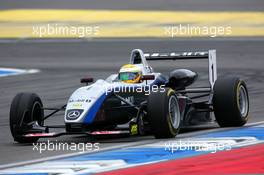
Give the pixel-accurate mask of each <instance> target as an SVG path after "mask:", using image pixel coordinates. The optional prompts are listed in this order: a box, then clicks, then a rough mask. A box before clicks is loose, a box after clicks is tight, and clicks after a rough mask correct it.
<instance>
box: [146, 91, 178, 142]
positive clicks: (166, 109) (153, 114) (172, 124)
mask: <svg viewBox="0 0 264 175" xmlns="http://www.w3.org/2000/svg"><path fill="white" fill-rule="evenodd" d="M147 114H148V118H149V120H150V121H149V122H150V128H151V132H152V133H153V134H154V136H155V138H173V137H175V136H176V135H177V134H178V132H179V128H180V121H181V120H180V110H179V104H178V99H177V96H176V94H175V91H174V90H173V89H171V88H167V89H163V90H162V89H161V90H159V91H158V92H152V93H151V94H150V95H149V97H148V105H147Z"/></svg>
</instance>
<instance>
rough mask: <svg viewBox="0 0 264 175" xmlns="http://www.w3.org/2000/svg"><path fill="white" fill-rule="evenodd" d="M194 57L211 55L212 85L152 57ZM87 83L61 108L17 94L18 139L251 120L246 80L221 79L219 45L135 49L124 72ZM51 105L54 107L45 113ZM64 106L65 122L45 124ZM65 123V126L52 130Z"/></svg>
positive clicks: (166, 131) (13, 111)
mask: <svg viewBox="0 0 264 175" xmlns="http://www.w3.org/2000/svg"><path fill="white" fill-rule="evenodd" d="M188 59H207V60H208V68H209V69H208V73H209V76H208V77H209V87H197V88H187V87H188V86H190V85H192V84H193V83H194V81H195V80H196V79H197V73H195V72H193V71H191V70H187V69H175V70H173V71H172V72H170V74H169V76H164V75H163V74H161V73H157V72H154V71H153V69H152V67H150V66H149V64H148V62H147V61H155V60H188ZM134 69H139V70H140V74H139V75H140V76H138V74H135V73H134V72H133V70H134ZM126 70H128V72H130V74H128V72H126ZM131 70H132V74H131ZM131 77H132V78H135V77H136V78H137V82H132V83H131V82H129V81H131V80H132V79H130V78H131ZM81 83H86V85H85V86H83V87H80V88H78V89H77V90H75V91H74V92H73V94H72V95H71V96H70V97H69V100H68V102H67V104H65V105H63V106H61V107H60V108H45V107H43V104H42V101H41V99H40V97H39V96H38V95H36V94H35V93H19V94H17V95H16V96H15V97H14V99H13V101H12V104H11V108H10V129H11V133H12V136H13V138H14V140H15V141H17V142H20V143H32V142H36V141H37V140H38V139H39V138H42V137H57V136H60V135H67V134H87V135H100V134H103V135H105V134H121V133H128V134H130V135H146V134H148V135H149V134H151V135H154V136H155V138H172V137H175V136H176V135H177V133H178V132H179V130H180V128H183V127H186V126H192V125H200V124H201V123H203V122H204V123H206V122H212V121H215V120H216V121H217V123H218V124H219V126H220V127H238V126H243V125H244V124H245V123H246V122H247V120H248V112H249V97H248V91H247V87H246V84H245V82H244V81H243V80H241V79H240V78H238V77H229V78H218V79H217V67H216V53H215V50H209V51H205V52H181V53H177V52H171V53H145V54H144V53H143V51H142V50H140V49H135V50H133V51H132V53H131V57H130V61H129V64H128V65H126V66H125V67H124V69H123V71H121V72H119V74H112V75H110V76H109V77H108V78H107V79H105V80H102V79H100V80H97V81H95V82H94V83H93V79H92V78H83V79H81ZM197 99H205V100H197ZM47 110H53V111H52V112H51V113H49V114H47V115H44V111H45V113H46V111H47ZM59 111H65V112H64V122H65V123H64V124H63V125H60V126H47V125H45V122H44V121H45V120H46V119H47V118H49V117H50V116H53V115H54V114H55V113H57V112H59ZM212 114H214V115H212ZM197 121H199V122H197ZM61 127H62V128H65V129H64V131H60V132H51V131H50V129H52V128H61Z"/></svg>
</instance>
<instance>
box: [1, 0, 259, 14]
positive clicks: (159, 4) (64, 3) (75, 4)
mask: <svg viewBox="0 0 264 175" xmlns="http://www.w3.org/2000/svg"><path fill="white" fill-rule="evenodd" d="M25 8H27V9H28V8H29V9H31V8H33V9H111V10H166V11H167V10H172V11H173V10H183V11H189V10H190V11H263V9H264V1H262V0H250V1H249V0H221V1H219V0H177V1H171V0H152V1H144V0H133V1H130V0H91V1H87V0H75V1H72V0H1V5H0V9H25Z"/></svg>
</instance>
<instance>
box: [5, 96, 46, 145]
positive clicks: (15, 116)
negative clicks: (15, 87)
mask: <svg viewBox="0 0 264 175" xmlns="http://www.w3.org/2000/svg"><path fill="white" fill-rule="evenodd" d="M43 117H44V111H43V105H42V102H41V99H40V98H39V96H38V95H36V94H34V93H19V94H17V95H16V96H15V97H14V99H13V101H12V103H11V107H10V116H9V124H10V130H11V134H12V136H13V138H14V140H15V141H16V142H19V143H33V142H36V141H37V140H38V139H39V138H26V137H23V135H25V134H27V131H29V130H30V129H32V125H30V123H33V122H34V121H37V122H38V124H42V123H43V121H42V119H43Z"/></svg>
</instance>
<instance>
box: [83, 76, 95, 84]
mask: <svg viewBox="0 0 264 175" xmlns="http://www.w3.org/2000/svg"><path fill="white" fill-rule="evenodd" d="M80 82H81V83H85V84H86V85H88V84H89V83H92V82H93V78H90V77H86V78H81V80H80Z"/></svg>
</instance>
